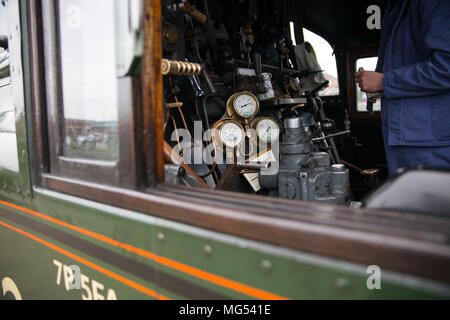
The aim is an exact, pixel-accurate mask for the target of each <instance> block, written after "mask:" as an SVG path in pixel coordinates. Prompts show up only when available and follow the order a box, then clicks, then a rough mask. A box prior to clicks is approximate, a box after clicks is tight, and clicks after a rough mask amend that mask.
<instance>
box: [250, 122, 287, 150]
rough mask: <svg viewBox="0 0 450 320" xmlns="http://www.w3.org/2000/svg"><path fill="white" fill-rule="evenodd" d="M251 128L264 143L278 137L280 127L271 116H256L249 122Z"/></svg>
mask: <svg viewBox="0 0 450 320" xmlns="http://www.w3.org/2000/svg"><path fill="white" fill-rule="evenodd" d="M251 128H252V129H254V130H255V131H256V135H257V137H258V138H259V140H261V141H263V142H264V143H266V144H270V143H273V142H275V141H277V140H278V138H279V137H280V127H279V126H278V123H277V122H276V121H275V120H273V119H271V118H257V119H255V120H253V122H252V123H251Z"/></svg>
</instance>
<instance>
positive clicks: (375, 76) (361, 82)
mask: <svg viewBox="0 0 450 320" xmlns="http://www.w3.org/2000/svg"><path fill="white" fill-rule="evenodd" d="M355 76H356V82H358V86H359V88H360V89H361V91H363V92H366V93H375V92H380V91H383V78H384V74H382V73H379V72H374V71H365V70H360V71H358V72H357V73H356V75H355Z"/></svg>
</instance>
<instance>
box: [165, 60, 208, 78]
mask: <svg viewBox="0 0 450 320" xmlns="http://www.w3.org/2000/svg"><path fill="white" fill-rule="evenodd" d="M161 71H162V74H163V75H165V76H166V75H170V76H198V75H199V74H200V72H201V71H202V67H201V65H199V64H198V63H192V62H183V61H173V60H167V59H162V62H161Z"/></svg>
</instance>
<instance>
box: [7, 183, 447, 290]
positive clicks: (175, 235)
mask: <svg viewBox="0 0 450 320" xmlns="http://www.w3.org/2000/svg"><path fill="white" fill-rule="evenodd" d="M5 200H7V201H11V199H9V197H5V195H2V202H1V203H0V205H1V220H0V228H1V233H0V237H1V241H0V243H1V261H2V263H1V268H0V269H1V270H0V273H1V274H0V276H1V277H2V279H4V278H6V277H9V278H11V279H13V280H14V283H15V284H16V285H17V287H18V289H19V291H20V294H21V296H22V298H24V299H82V298H83V299H86V298H96V299H107V298H108V297H109V298H110V299H111V298H112V299H115V298H117V299H166V298H168V299H393V298H408V299H427V298H428V299H430V298H431V299H436V298H446V297H448V296H447V295H446V293H445V290H443V291H440V290H439V286H433V285H431V284H430V283H427V282H426V281H422V282H421V281H416V280H417V279H416V280H415V279H414V278H410V279H408V277H405V276H402V275H401V274H395V273H386V274H384V273H383V274H382V283H381V290H369V289H368V287H367V281H368V278H369V277H370V275H371V274H370V273H367V267H365V266H362V265H357V264H352V263H348V262H345V261H338V260H334V259H329V258H325V257H320V256H316V255H311V254H306V253H302V252H298V251H294V250H289V249H283V248H280V247H276V246H272V245H267V244H264V243H259V242H255V241H249V240H245V239H240V238H237V237H232V236H227V235H224V234H219V233H216V232H211V231H208V230H204V229H200V228H195V227H190V226H186V225H183V224H179V223H175V222H171V221H167V220H163V219H160V218H154V217H151V216H147V215H143V214H140V213H137V212H131V211H126V210H122V209H118V208H114V207H110V206H105V205H101V204H98V203H94V202H90V201H86V200H83V199H77V198H74V197H70V196H66V195H61V194H58V193H55V192H50V191H45V190H39V189H38V190H36V191H35V193H34V197H33V200H31V201H20V202H18V201H14V202H15V203H17V205H13V204H11V202H7V201H5ZM25 206H26V207H25ZM28 208H31V209H28ZM72 265H76V266H79V267H80V270H81V274H82V275H83V277H82V279H83V281H82V287H81V289H76V288H75V289H72V290H67V288H66V285H67V281H70V279H71V278H70V275H69V271H67V270H68V266H72ZM64 268H66V269H64ZM4 290H5V289H4ZM8 297H10V296H8V294H7V295H6V298H8Z"/></svg>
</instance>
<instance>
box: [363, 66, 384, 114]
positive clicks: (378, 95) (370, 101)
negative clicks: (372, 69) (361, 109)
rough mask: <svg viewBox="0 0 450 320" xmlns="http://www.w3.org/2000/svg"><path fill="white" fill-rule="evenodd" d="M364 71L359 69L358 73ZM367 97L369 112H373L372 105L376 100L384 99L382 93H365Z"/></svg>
mask: <svg viewBox="0 0 450 320" xmlns="http://www.w3.org/2000/svg"><path fill="white" fill-rule="evenodd" d="M361 71H364V68H359V69H358V72H361ZM366 96H367V110H368V111H369V112H372V111H373V105H374V104H375V103H376V102H377V100H378V99H382V98H383V97H384V92H383V91H378V92H374V93H369V92H366Z"/></svg>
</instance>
